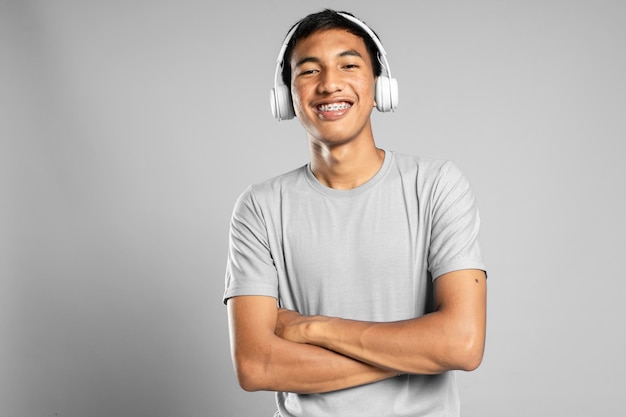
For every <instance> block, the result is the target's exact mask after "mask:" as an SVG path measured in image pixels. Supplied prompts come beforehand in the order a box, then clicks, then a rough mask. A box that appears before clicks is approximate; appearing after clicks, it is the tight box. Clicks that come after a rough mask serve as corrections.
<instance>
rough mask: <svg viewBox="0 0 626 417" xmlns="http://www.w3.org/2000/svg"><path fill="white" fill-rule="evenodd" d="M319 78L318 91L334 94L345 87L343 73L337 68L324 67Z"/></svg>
mask: <svg viewBox="0 0 626 417" xmlns="http://www.w3.org/2000/svg"><path fill="white" fill-rule="evenodd" d="M319 80H320V81H319V85H318V91H319V93H320V94H332V93H335V92H337V91H341V90H342V89H343V87H344V82H343V77H342V74H341V72H340V71H339V70H337V69H332V68H326V69H324V70H323V71H322V73H321V74H320V78H319Z"/></svg>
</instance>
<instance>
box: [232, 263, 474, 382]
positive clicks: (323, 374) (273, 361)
mask: <svg viewBox="0 0 626 417" xmlns="http://www.w3.org/2000/svg"><path fill="white" fill-rule="evenodd" d="M228 315H229V327H230V337H231V351H232V356H233V363H234V365H235V370H236V373H237V377H238V379H239V383H240V385H241V386H242V388H244V389H246V390H249V391H256V390H270V391H288V392H298V393H319V392H326V391H334V390H338V389H342V388H349V387H352V386H357V385H363V384H367V383H371V382H376V381H379V380H382V379H386V378H390V377H392V376H395V375H398V374H404V373H415V374H437V373H441V372H445V371H448V370H453V369H460V370H468V371H469V370H473V369H475V368H476V367H478V366H479V364H480V362H481V361H482V355H483V349H484V342H485V327H486V277H485V274H484V272H483V271H479V270H469V269H468V270H460V271H455V272H450V273H448V274H444V275H442V276H441V277H439V278H437V279H436V280H435V311H433V312H432V313H429V314H427V315H424V316H422V317H418V318H414V319H410V320H403V321H396V322H385V323H374V322H363V321H354V320H346V319H341V318H337V317H325V316H303V315H300V314H298V313H297V312H294V311H290V310H284V309H278V307H277V306H276V300H275V299H274V298H271V297H261V296H241V297H234V298H232V299H230V300H229V301H228Z"/></svg>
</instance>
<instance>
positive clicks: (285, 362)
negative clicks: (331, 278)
mask: <svg viewBox="0 0 626 417" xmlns="http://www.w3.org/2000/svg"><path fill="white" fill-rule="evenodd" d="M274 339H275V340H274V341H273V342H271V343H270V344H267V345H265V346H266V347H265V348H264V349H263V350H261V351H259V350H257V351H256V352H254V353H253V354H249V353H248V354H247V355H246V354H243V355H241V356H240V357H239V358H237V359H236V361H235V363H236V368H237V375H238V377H239V381H240V384H241V386H242V387H243V388H244V389H246V390H248V391H258V390H266V391H285V392H296V393H301V394H310V393H321V392H329V391H335V390H339V389H344V388H350V387H354V386H358V385H363V384H368V383H372V382H376V381H380V380H383V379H386V378H390V377H392V376H395V375H397V373H396V372H394V371H390V370H385V369H381V368H378V367H376V366H373V365H370V364H366V363H363V362H360V361H357V360H355V359H352V358H349V357H347V356H344V355H341V354H339V353H336V352H333V351H330V350H327V349H324V348H322V347H318V346H313V345H306V344H299V343H293V342H289V341H286V340H283V339H280V338H278V337H275V338H274Z"/></svg>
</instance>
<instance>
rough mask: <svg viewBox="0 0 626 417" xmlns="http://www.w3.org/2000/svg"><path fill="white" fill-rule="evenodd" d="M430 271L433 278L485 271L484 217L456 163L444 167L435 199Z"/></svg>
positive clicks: (435, 192) (432, 202)
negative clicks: (481, 239)
mask: <svg viewBox="0 0 626 417" xmlns="http://www.w3.org/2000/svg"><path fill="white" fill-rule="evenodd" d="M431 204H432V213H431V215H432V223H431V225H432V230H431V238H430V249H429V255H428V264H429V267H428V269H429V270H430V272H431V275H432V276H433V278H437V277H439V276H441V275H443V274H445V273H448V272H452V271H456V270H461V269H481V270H485V265H484V263H483V260H482V255H481V250H480V247H479V243H478V231H479V228H480V216H479V213H478V207H477V204H476V199H475V198H474V194H473V193H472V190H471V187H470V183H469V181H468V180H467V178H465V176H464V175H463V174H462V173H461V171H460V170H459V169H458V167H457V166H456V165H454V164H453V163H452V162H446V163H445V164H443V165H442V166H441V169H440V172H439V175H438V176H437V177H436V179H435V183H434V184H433V188H432V195H431Z"/></svg>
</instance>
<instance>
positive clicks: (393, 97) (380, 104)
mask: <svg viewBox="0 0 626 417" xmlns="http://www.w3.org/2000/svg"><path fill="white" fill-rule="evenodd" d="M375 100H376V108H377V109H378V111H381V112H388V111H393V110H395V109H396V108H397V107H398V81H397V80H396V79H395V78H390V77H385V76H382V75H381V76H379V77H378V79H377V80H376V96H375Z"/></svg>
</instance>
